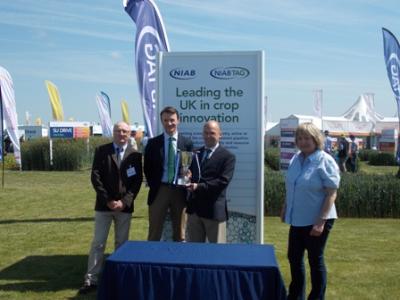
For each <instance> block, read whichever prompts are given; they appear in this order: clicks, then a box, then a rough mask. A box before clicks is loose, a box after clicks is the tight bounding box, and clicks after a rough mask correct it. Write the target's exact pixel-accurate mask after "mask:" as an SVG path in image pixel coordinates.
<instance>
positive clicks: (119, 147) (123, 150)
mask: <svg viewBox="0 0 400 300" xmlns="http://www.w3.org/2000/svg"><path fill="white" fill-rule="evenodd" d="M113 145H114V151H115V153H116V152H117V149H120V151H119V153H120V154H121V153H125V150H126V147H128V144H125V145H123V146H118V145H117V144H116V143H113Z"/></svg>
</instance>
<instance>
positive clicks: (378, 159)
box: [369, 152, 397, 166]
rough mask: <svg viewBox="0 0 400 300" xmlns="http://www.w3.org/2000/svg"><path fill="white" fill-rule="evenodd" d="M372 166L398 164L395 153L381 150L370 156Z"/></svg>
mask: <svg viewBox="0 0 400 300" xmlns="http://www.w3.org/2000/svg"><path fill="white" fill-rule="evenodd" d="M369 164H370V165H371V166H396V165H397V162H396V158H395V156H394V154H393V153H387V152H381V153H376V154H374V155H371V156H370V157H369Z"/></svg>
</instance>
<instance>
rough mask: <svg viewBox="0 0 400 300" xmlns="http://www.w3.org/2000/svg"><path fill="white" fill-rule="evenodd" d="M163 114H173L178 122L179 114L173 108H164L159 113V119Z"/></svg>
mask: <svg viewBox="0 0 400 300" xmlns="http://www.w3.org/2000/svg"><path fill="white" fill-rule="evenodd" d="M163 113H167V114H175V115H176V116H177V118H178V120H179V113H178V110H177V109H176V108H175V107H173V106H166V107H164V109H163V110H162V111H161V112H160V117H162V115H163Z"/></svg>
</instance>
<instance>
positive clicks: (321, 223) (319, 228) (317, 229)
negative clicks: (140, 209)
mask: <svg viewBox="0 0 400 300" xmlns="http://www.w3.org/2000/svg"><path fill="white" fill-rule="evenodd" d="M324 227H325V220H323V219H319V220H318V221H317V223H316V224H314V225H313V227H312V229H311V231H310V235H311V236H320V235H321V234H322V232H323V231H324Z"/></svg>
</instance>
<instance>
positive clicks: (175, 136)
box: [164, 132, 178, 145]
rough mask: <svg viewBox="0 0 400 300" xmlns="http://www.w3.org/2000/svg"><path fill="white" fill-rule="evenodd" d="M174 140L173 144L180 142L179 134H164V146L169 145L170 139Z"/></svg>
mask: <svg viewBox="0 0 400 300" xmlns="http://www.w3.org/2000/svg"><path fill="white" fill-rule="evenodd" d="M170 137H172V138H173V140H172V141H173V142H176V141H177V140H178V132H175V133H174V134H173V135H169V134H168V133H166V132H164V144H165V145H168V142H169V138H170Z"/></svg>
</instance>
